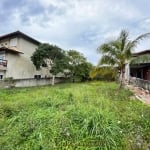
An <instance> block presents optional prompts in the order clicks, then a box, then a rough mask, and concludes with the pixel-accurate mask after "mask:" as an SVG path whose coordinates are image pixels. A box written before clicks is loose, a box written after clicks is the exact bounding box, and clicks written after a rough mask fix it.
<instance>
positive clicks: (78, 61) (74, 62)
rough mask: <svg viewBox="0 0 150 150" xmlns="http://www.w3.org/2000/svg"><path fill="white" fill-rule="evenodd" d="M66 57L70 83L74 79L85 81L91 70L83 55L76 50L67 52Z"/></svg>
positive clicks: (90, 65)
mask: <svg viewBox="0 0 150 150" xmlns="http://www.w3.org/2000/svg"><path fill="white" fill-rule="evenodd" d="M67 57H68V62H69V63H68V64H69V65H68V69H69V70H70V76H71V78H72V81H73V82H75V80H76V79H78V80H80V81H85V80H87V79H88V78H89V72H90V70H91V68H92V64H91V63H89V62H87V60H86V58H85V57H84V55H83V54H82V53H80V52H78V51H76V50H69V51H67Z"/></svg>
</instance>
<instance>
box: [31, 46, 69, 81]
mask: <svg viewBox="0 0 150 150" xmlns="http://www.w3.org/2000/svg"><path fill="white" fill-rule="evenodd" d="M65 58H66V56H65V52H64V51H63V50H62V49H61V48H59V47H58V46H56V45H50V44H47V43H44V44H41V45H40V46H39V47H38V48H37V49H36V51H35V52H34V53H33V55H32V56H31V60H32V62H33V64H34V65H35V66H36V68H37V69H40V68H41V67H48V68H49V71H50V73H52V74H53V78H54V77H55V76H56V75H57V74H58V73H59V72H63V70H64V69H65V64H66V63H65V62H66V61H65ZM53 80H54V79H53ZM52 84H54V81H53V83H52Z"/></svg>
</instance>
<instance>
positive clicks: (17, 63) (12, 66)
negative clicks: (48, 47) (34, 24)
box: [0, 31, 50, 80]
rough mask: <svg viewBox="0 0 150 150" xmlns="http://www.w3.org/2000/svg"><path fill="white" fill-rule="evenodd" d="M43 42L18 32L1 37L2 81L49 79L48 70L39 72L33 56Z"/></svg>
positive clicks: (0, 64)
mask: <svg viewBox="0 0 150 150" xmlns="http://www.w3.org/2000/svg"><path fill="white" fill-rule="evenodd" d="M39 44H41V42H39V41H37V40H35V39H34V38H32V37H30V36H28V35H26V34H24V33H22V32H20V31H16V32H13V33H9V34H6V35H2V36H0V79H1V80H3V79H5V78H10V77H11V78H13V79H32V78H44V77H49V76H50V73H49V70H47V68H42V69H41V70H40V71H37V70H36V68H35V66H34V65H33V63H32V61H31V56H32V54H33V52H34V51H35V50H36V48H37V47H38V46H39Z"/></svg>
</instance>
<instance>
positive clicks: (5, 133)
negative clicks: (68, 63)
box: [0, 82, 150, 150]
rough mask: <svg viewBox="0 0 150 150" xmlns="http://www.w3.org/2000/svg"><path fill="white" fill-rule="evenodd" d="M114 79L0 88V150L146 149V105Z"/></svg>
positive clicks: (149, 134) (149, 127)
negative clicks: (120, 87)
mask: <svg viewBox="0 0 150 150" xmlns="http://www.w3.org/2000/svg"><path fill="white" fill-rule="evenodd" d="M131 97H133V96H132V93H131V92H130V91H128V90H125V89H122V90H120V91H119V92H118V91H116V84H115V83H113V82H109V83H107V82H90V83H83V84H61V85H56V86H54V87H49V86H45V87H33V88H21V89H17V88H16V89H5V90H1V91H0V149H2V150H14V149H17V150H20V149H21V150H22V149H25V150H28V149H31V150H32V149H33V150H38V149H39V150H40V149H43V150H49V149H57V150H59V149H66V150H68V149H69V150H75V149H80V150H82V149H83V150H84V149H87V150H94V149H95V150H97V149H100V150H123V149H124V150H128V149H146V148H148V144H149V141H150V108H149V107H148V106H146V105H144V104H143V103H141V102H139V101H137V100H135V99H133V98H132V99H131Z"/></svg>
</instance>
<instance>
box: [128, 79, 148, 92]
mask: <svg viewBox="0 0 150 150" xmlns="http://www.w3.org/2000/svg"><path fill="white" fill-rule="evenodd" d="M130 83H131V84H133V85H134V86H137V87H140V88H143V89H145V90H150V81H148V80H143V79H139V78H136V77H131V78H130Z"/></svg>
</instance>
